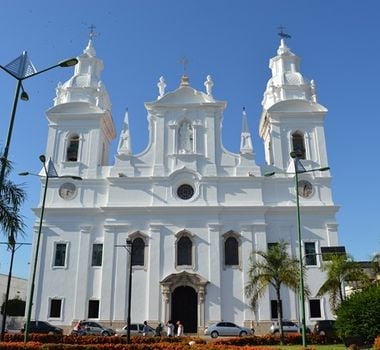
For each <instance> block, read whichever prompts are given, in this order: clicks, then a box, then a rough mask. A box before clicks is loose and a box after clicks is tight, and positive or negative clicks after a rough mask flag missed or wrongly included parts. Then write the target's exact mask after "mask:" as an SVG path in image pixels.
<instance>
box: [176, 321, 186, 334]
mask: <svg viewBox="0 0 380 350" xmlns="http://www.w3.org/2000/svg"><path fill="white" fill-rule="evenodd" d="M183 333H184V329H183V324H182V323H181V321H177V337H182V336H183Z"/></svg>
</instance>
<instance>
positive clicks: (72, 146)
mask: <svg viewBox="0 0 380 350" xmlns="http://www.w3.org/2000/svg"><path fill="white" fill-rule="evenodd" d="M78 149H79V135H78V134H74V135H71V136H70V139H69V144H68V147H67V150H66V160H67V161H68V162H77V161H78Z"/></svg>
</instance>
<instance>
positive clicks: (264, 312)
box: [32, 39, 339, 333]
mask: <svg viewBox="0 0 380 350" xmlns="http://www.w3.org/2000/svg"><path fill="white" fill-rule="evenodd" d="M78 60H79V63H78V64H77V65H76V66H75V72H74V75H73V76H72V78H71V79H69V80H68V81H67V82H65V83H63V84H59V85H58V87H57V96H56V98H55V100H54V106H53V107H52V108H50V109H49V110H48V111H47V120H48V140H47V148H46V157H47V159H49V158H51V160H52V162H53V163H54V165H55V168H56V170H57V172H58V174H59V175H61V176H62V175H75V176H80V177H82V181H75V180H71V179H68V178H66V179H63V178H51V179H49V186H48V189H47V197H46V206H45V214H44V221H43V226H42V231H43V234H42V240H41V250H40V254H39V259H40V261H39V264H38V270H37V278H36V286H35V293H34V296H35V297H34V303H33V305H34V309H33V312H32V319H40V320H48V321H50V322H52V323H54V324H56V325H60V326H63V327H67V328H69V327H71V325H72V323H73V322H75V321H76V320H79V319H92V320H96V321H99V322H100V323H103V324H104V325H109V326H111V327H113V328H116V327H120V326H123V325H125V324H126V320H127V315H128V291H129V271H130V270H129V268H130V255H129V253H130V250H128V249H126V248H125V245H126V240H129V241H132V247H133V249H132V251H133V254H132V257H131V259H132V266H131V270H132V284H131V292H132V294H131V301H132V302H131V320H132V322H142V321H144V320H147V321H148V323H149V324H151V325H153V326H154V325H155V324H157V323H158V322H166V321H168V320H169V319H172V320H173V321H176V320H181V321H182V322H183V324H184V326H185V332H187V333H195V332H198V331H201V330H202V329H203V328H204V327H205V326H206V325H207V324H209V323H211V322H214V321H219V320H225V321H232V322H235V323H237V324H240V325H243V324H244V325H254V326H255V327H256V326H257V325H259V326H258V327H259V328H260V327H261V328H260V329H261V330H262V331H263V332H265V331H266V330H267V329H268V325H269V323H270V322H271V320H272V319H273V318H276V317H277V313H276V302H275V299H276V297H275V294H274V290H271V289H269V290H268V291H267V292H266V294H265V295H264V296H263V298H261V299H260V302H259V305H258V307H257V309H256V310H254V311H253V310H251V309H250V307H249V301H248V300H247V298H246V296H245V295H244V286H245V284H246V283H247V272H248V269H249V266H250V265H249V264H250V262H249V256H250V254H251V252H252V251H253V250H266V249H267V248H268V246H270V244H274V243H276V242H279V241H280V240H284V241H286V242H287V243H288V244H289V245H288V249H289V253H290V254H292V255H293V256H294V257H298V245H299V242H298V238H297V221H296V191H295V181H294V175H291V174H289V173H291V172H292V171H293V172H294V168H292V164H293V161H292V158H291V157H290V155H289V154H290V152H291V151H293V150H294V149H297V150H299V151H300V152H301V158H302V159H301V161H302V164H303V166H304V167H305V168H306V169H312V168H321V167H326V166H328V159H327V150H326V142H325V134H324V118H325V116H326V113H327V109H326V108H325V107H323V106H322V105H321V104H319V103H318V102H317V97H316V92H315V85H314V82H313V81H309V80H307V79H306V78H304V77H303V76H302V74H301V72H300V65H299V58H298V57H297V56H296V55H294V54H293V53H292V52H291V51H290V49H289V48H288V47H287V46H286V44H285V43H284V41H283V40H281V43H280V46H279V48H278V50H277V55H276V56H275V57H273V58H272V59H271V60H270V69H271V71H272V77H271V78H270V79H269V82H268V84H267V87H266V90H265V93H264V98H263V102H262V105H263V112H262V116H261V121H260V125H259V132H260V136H261V137H262V140H263V143H264V146H265V163H266V164H264V165H258V164H257V163H256V160H255V151H254V148H253V143H252V138H251V134H250V131H249V128H248V121H247V115H246V113H245V111H243V114H242V121H243V122H242V125H243V127H242V132H241V146H240V153H238V154H235V153H231V152H229V151H228V150H226V149H225V148H224V146H223V144H222V141H221V140H222V137H221V124H222V120H223V111H224V109H225V108H226V102H224V101H219V100H217V99H216V97H214V96H213V91H212V87H213V82H212V79H211V77H210V76H208V77H207V78H206V81H205V84H204V85H205V86H204V89H203V90H204V91H199V90H196V89H194V88H193V87H192V86H191V85H190V81H189V78H188V77H187V76H182V78H181V80H180V84H179V87H178V88H177V89H175V90H174V91H166V84H165V81H164V79H163V78H161V79H160V81H159V83H158V90H159V96H158V98H157V99H156V100H154V101H153V102H147V103H145V107H146V110H147V117H148V125H149V126H148V127H149V144H148V147H147V148H146V149H145V151H143V152H142V153H140V154H133V153H132V151H131V143H130V140H131V136H133V135H130V131H129V120H128V113H126V115H125V120H124V125H123V127H122V130H121V132H120V137H119V144H118V149H117V154H116V155H114V160H113V159H112V161H110V160H109V150H110V144H111V141H112V140H113V139H114V138H115V137H116V135H117V134H119V133H117V132H116V130H115V129H116V127H115V125H114V122H113V119H112V115H111V103H110V98H109V96H108V93H107V91H106V88H105V86H104V84H103V83H102V80H101V71H102V69H103V63H102V61H101V60H100V59H99V58H98V57H97V56H96V52H95V49H94V46H93V42H92V39H90V41H89V43H88V45H87V47H86V48H85V50H84V51H83V54H81V55H80V56H79V57H78ZM154 98H155V97H154ZM269 171H275V172H276V173H278V174H276V175H275V176H272V177H265V176H264V173H266V172H269ZM286 173H287V174H286ZM300 180H301V181H300V186H301V187H302V188H301V187H300V189H301V190H302V191H301V192H300V196H299V200H300V206H301V215H302V242H301V244H302V249H303V257H302V259H304V263H305V265H306V270H307V274H306V280H305V283H306V284H307V285H308V287H309V289H310V292H311V294H310V297H309V298H308V299H307V300H306V302H305V310H306V323H307V324H312V323H313V322H314V321H316V320H319V319H326V318H331V317H332V313H331V310H330V308H329V304H328V298H327V297H317V296H316V294H317V291H318V289H319V287H320V286H321V284H322V282H323V281H324V278H325V274H324V272H322V271H321V270H320V268H321V265H322V256H321V249H322V248H323V247H336V246H338V245H339V241H338V233H337V223H336V217H335V215H336V212H337V210H338V208H337V206H336V205H335V204H334V202H333V199H332V188H331V176H330V173H329V171H325V172H320V171H316V172H310V173H307V174H300ZM41 199H42V197H41ZM39 213H40V211H37V214H38V215H39ZM37 222H39V219H38V217H37ZM34 249H35V247H34ZM282 307H283V312H284V318H286V319H291V320H298V319H299V302H298V295H297V293H294V292H292V291H290V290H289V289H287V288H285V287H284V288H283V290H282ZM260 325H261V326H260Z"/></svg>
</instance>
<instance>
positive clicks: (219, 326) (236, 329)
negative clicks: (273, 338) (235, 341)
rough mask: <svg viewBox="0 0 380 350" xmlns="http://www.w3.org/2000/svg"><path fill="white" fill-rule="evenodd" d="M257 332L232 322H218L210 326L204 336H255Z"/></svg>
mask: <svg viewBox="0 0 380 350" xmlns="http://www.w3.org/2000/svg"><path fill="white" fill-rule="evenodd" d="M254 333H255V330H254V329H253V328H247V327H240V326H237V325H236V324H235V323H232V322H218V323H214V324H211V325H209V326H208V327H206V329H205V330H204V335H209V336H211V338H217V337H219V336H240V337H243V336H246V335H253V334H254Z"/></svg>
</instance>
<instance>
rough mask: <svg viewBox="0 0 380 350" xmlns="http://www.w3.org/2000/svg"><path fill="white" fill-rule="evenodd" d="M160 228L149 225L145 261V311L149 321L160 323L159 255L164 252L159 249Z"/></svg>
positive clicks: (159, 226) (160, 226)
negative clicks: (146, 262) (146, 268)
mask: <svg viewBox="0 0 380 350" xmlns="http://www.w3.org/2000/svg"><path fill="white" fill-rule="evenodd" d="M162 227H163V226H162V225H155V224H151V225H150V227H149V231H150V237H149V238H150V239H149V245H148V247H147V249H146V252H147V254H146V259H148V264H147V267H148V271H147V274H146V276H147V281H146V282H147V295H146V305H147V308H146V310H147V313H148V315H147V317H148V320H149V321H161V319H160V313H161V312H160V311H161V293H160V279H161V275H160V266H161V253H162V251H163V250H164V249H163V247H161V230H162Z"/></svg>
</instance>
